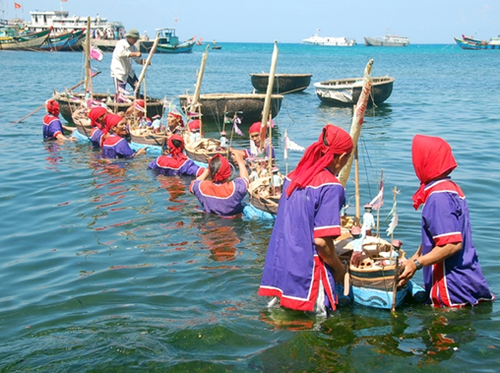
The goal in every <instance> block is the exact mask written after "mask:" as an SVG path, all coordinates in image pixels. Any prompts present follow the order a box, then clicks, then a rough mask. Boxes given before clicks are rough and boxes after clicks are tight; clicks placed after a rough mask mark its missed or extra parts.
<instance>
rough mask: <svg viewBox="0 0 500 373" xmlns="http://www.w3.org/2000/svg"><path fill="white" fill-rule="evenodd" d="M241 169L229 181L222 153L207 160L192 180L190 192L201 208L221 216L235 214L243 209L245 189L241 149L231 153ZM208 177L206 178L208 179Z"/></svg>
mask: <svg viewBox="0 0 500 373" xmlns="http://www.w3.org/2000/svg"><path fill="white" fill-rule="evenodd" d="M231 154H232V156H233V159H234V160H235V161H236V163H237V164H238V167H239V169H240V177H238V178H236V179H234V180H232V181H229V177H230V176H231V165H230V164H229V162H228V161H227V159H225V158H224V157H223V156H222V155H220V154H216V155H215V156H213V157H212V159H210V162H209V163H208V168H206V169H205V171H204V172H203V173H202V174H201V175H200V176H199V177H197V178H196V180H193V181H192V182H191V185H190V187H189V191H190V192H191V193H192V194H194V195H195V196H196V197H197V198H198V201H200V203H201V205H202V207H203V210H205V212H208V213H212V214H216V215H221V216H226V217H229V216H234V215H237V214H241V213H242V212H243V204H242V201H243V198H245V196H246V194H247V190H248V184H249V182H248V171H247V169H246V167H245V160H244V159H243V155H242V154H241V153H240V152H232V153H231ZM209 177H210V178H211V180H207V179H208V178H209Z"/></svg>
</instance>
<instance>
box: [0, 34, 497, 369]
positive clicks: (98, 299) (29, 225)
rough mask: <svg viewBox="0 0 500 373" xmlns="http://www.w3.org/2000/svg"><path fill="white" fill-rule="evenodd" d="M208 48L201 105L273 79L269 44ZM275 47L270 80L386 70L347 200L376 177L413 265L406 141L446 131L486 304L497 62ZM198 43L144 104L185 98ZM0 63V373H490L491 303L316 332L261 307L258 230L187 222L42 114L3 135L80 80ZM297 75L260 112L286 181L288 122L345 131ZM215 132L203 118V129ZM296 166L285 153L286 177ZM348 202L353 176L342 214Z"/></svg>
mask: <svg viewBox="0 0 500 373" xmlns="http://www.w3.org/2000/svg"><path fill="white" fill-rule="evenodd" d="M220 45H221V46H222V49H221V50H217V51H213V50H210V52H209V55H208V59H207V65H206V68H205V76H204V79H203V84H202V89H201V90H202V93H226V92H227V93H250V92H251V91H252V89H253V87H252V85H251V83H250V75H249V74H250V73H257V72H263V71H264V72H267V71H269V68H270V65H271V54H272V47H273V46H272V44H237V43H231V44H229V43H228V44H220ZM278 48H279V56H278V63H277V72H278V73H310V74H313V77H312V83H314V82H319V81H324V80H329V79H340V78H351V77H360V76H362V74H363V70H364V67H365V65H366V63H367V62H368V60H369V59H370V58H373V59H374V65H373V70H372V76H385V75H389V76H393V77H395V78H396V80H395V83H394V90H393V93H392V95H391V97H390V98H389V99H388V100H387V102H386V103H384V104H381V105H379V106H378V107H376V108H370V109H368V111H367V114H366V118H365V124H364V125H363V130H362V133H361V138H360V163H361V195H362V201H361V202H362V204H364V203H366V202H368V201H369V200H371V198H372V197H373V196H374V195H375V194H376V193H377V187H378V183H379V178H380V172H381V169H383V170H384V180H385V186H386V194H385V200H386V201H385V205H384V207H383V208H382V210H381V217H382V219H381V229H382V230H383V231H384V230H385V228H386V227H387V224H388V221H387V220H385V218H386V216H387V214H388V212H389V210H390V208H391V205H392V204H391V201H392V194H391V192H390V190H391V189H392V188H393V187H397V188H398V190H400V194H399V195H398V197H397V198H398V214H399V225H398V227H397V228H396V236H397V238H399V239H400V240H402V241H403V243H404V245H403V249H405V250H406V251H407V253H408V254H410V255H411V254H412V253H413V252H414V251H415V250H416V248H417V247H418V244H419V236H420V212H415V211H414V210H413V208H412V206H411V196H412V194H413V193H414V191H415V190H416V189H417V188H418V181H417V178H416V176H415V174H414V172H413V168H412V165H411V153H410V147H411V141H412V138H413V136H414V135H415V134H416V133H421V134H426V135H432V136H441V137H443V138H445V139H446V140H447V141H448V142H449V143H450V144H451V146H452V148H453V152H454V155H455V157H456V159H457V162H458V165H459V166H458V168H457V169H456V170H455V171H454V172H453V174H452V176H453V179H454V180H455V181H457V182H458V184H459V185H460V186H461V187H462V189H463V191H464V193H465V195H466V196H467V199H468V204H469V208H470V212H471V220H472V231H473V239H474V244H475V246H476V248H477V251H478V255H479V261H480V263H481V266H482V269H483V272H484V274H485V277H486V279H487V281H488V283H489V285H490V288H491V290H492V291H493V293H495V294H497V295H498V294H500V274H499V270H498V258H499V254H498V242H500V233H499V232H498V228H497V227H498V222H499V217H498V211H499V208H500V198H499V197H500V193H499V180H500V161H499V160H498V149H500V140H499V136H498V134H499V132H500V94H499V88H498V87H499V86H500V76H499V74H498V69H499V66H500V52H498V51H463V50H460V49H459V48H458V47H456V46H454V45H411V46H409V47H406V48H368V47H364V46H356V47H352V48H326V47H316V46H306V45H300V44H282V45H280V44H278ZM203 51H204V48H203V47H197V48H195V50H194V52H193V53H192V54H185V55H155V56H154V57H153V60H152V62H153V64H152V66H150V67H149V69H148V72H147V76H146V87H145V88H146V93H147V94H148V95H150V96H153V97H158V98H166V99H167V100H168V101H170V102H173V103H174V104H178V100H177V96H178V95H180V94H185V93H186V91H189V92H190V93H193V92H194V85H195V83H196V70H197V69H199V68H200V61H201V57H202V53H203ZM110 58H111V55H110V54H105V57H104V60H103V61H102V62H101V63H97V62H94V63H93V66H94V67H95V68H97V69H99V70H101V71H102V73H101V74H100V76H98V77H96V78H95V81H94V91H96V92H108V91H110V92H112V90H113V85H112V80H111V77H110V76H109V64H110ZM0 65H1V66H2V67H3V68H2V70H3V74H2V79H1V83H0V86H1V88H2V90H1V91H2V99H1V100H0V121H1V124H0V131H1V132H0V156H1V162H0V181H1V182H0V212H1V214H2V219H1V223H0V254H1V258H2V260H1V261H0V372H32V371H38V372H74V371H78V372H143V371H144V372H149V371H151V372H153V371H159V372H366V371H370V372H401V371H407V372H435V371H440V372H463V371H471V372H472V371H478V372H479V371H480V372H495V371H498V366H499V363H500V353H499V349H500V344H499V340H500V312H499V309H498V304H497V302H493V303H490V304H481V305H479V306H477V307H474V308H465V309H462V310H454V311H446V310H436V309H432V308H430V307H428V306H425V305H420V304H414V303H407V304H405V305H403V306H402V307H401V308H398V310H397V312H396V313H394V314H391V313H390V312H388V311H386V310H378V309H372V308H366V307H361V306H346V307H342V308H340V309H339V310H338V311H337V312H336V313H335V314H334V315H333V316H332V317H330V318H328V319H326V320H325V319H318V318H314V317H312V316H307V315H304V314H303V313H300V312H293V311H288V310H279V311H273V312H270V311H268V310H267V308H266V303H267V299H265V298H262V297H259V296H257V289H258V286H259V283H260V278H261V275H262V269H263V263H264V259H265V254H266V249H267V243H268V240H269V236H270V233H271V230H272V225H273V223H272V221H259V220H249V219H244V218H236V219H231V220H228V219H221V218H219V217H216V216H209V215H206V214H204V213H201V212H200V211H199V209H198V208H197V205H198V202H197V200H196V198H195V197H194V196H192V195H191V194H190V193H189V191H188V186H189V181H190V179H188V178H176V177H158V176H156V175H154V174H153V173H152V172H151V171H150V170H148V169H147V163H148V162H150V161H151V160H152V159H153V158H152V157H147V156H146V157H142V158H141V157H138V158H136V159H133V160H130V161H122V162H107V161H104V160H102V159H100V157H99V156H98V154H96V153H94V152H93V151H92V149H91V148H90V146H89V145H87V144H82V143H66V144H63V145H59V144H55V143H44V142H43V141H42V118H43V115H44V111H43V110H41V111H39V112H37V113H36V114H34V115H32V116H31V117H29V118H28V119H26V120H25V121H24V122H22V123H21V124H15V125H14V124H12V123H11V122H12V121H16V120H18V119H20V118H21V117H23V116H24V115H26V114H28V113H30V112H32V111H33V110H35V109H36V108H38V107H39V106H40V105H42V104H43V103H44V101H45V100H46V99H48V98H49V97H50V96H51V94H52V91H53V89H57V90H58V91H63V90H64V88H65V87H66V88H68V87H71V86H73V85H74V84H76V83H78V82H79V81H80V80H82V79H83V77H84V74H83V70H82V66H83V56H82V54H81V53H62V52H59V53H41V52H40V53H37V52H9V51H0ZM135 69H136V72H137V73H139V71H140V67H139V66H138V65H137V66H136V67H135ZM312 83H311V86H310V87H309V88H308V89H307V90H306V91H304V92H303V93H299V94H292V95H287V96H286V97H285V99H284V100H283V104H282V107H281V111H280V113H279V115H278V116H277V117H276V118H275V122H276V127H275V129H274V131H273V144H274V145H275V146H276V149H277V157H278V159H279V161H278V164H279V166H280V168H281V169H282V170H283V169H284V167H285V163H284V161H283V145H284V144H283V143H284V140H283V137H284V132H285V130H287V132H288V135H289V136H290V138H291V139H292V140H293V141H295V142H296V143H298V144H299V145H302V146H308V145H309V144H311V143H312V142H313V141H315V140H316V139H317V137H318V135H319V133H320V131H321V128H322V127H323V126H324V125H325V124H326V123H334V124H337V125H339V126H341V127H342V128H345V129H349V126H350V123H351V119H352V109H350V108H334V107H330V106H326V105H323V104H321V103H320V101H319V99H318V98H317V97H316V95H315V92H314V87H313V86H312ZM221 127H222V123H212V124H207V125H206V127H205V135H206V136H208V137H210V136H213V137H218V132H219V131H220V130H221V129H222V128H221ZM242 129H243V130H244V131H246V130H248V128H242ZM226 130H227V129H226ZM247 141H248V139H245V138H241V137H237V138H235V140H234V144H235V145H236V146H239V147H244V146H245V145H246V144H247ZM300 156H301V153H298V152H291V154H290V160H289V164H290V165H289V167H290V168H293V166H294V165H295V164H296V163H297V162H298V160H299V158H300ZM353 195H354V183H353V182H352V181H351V180H350V181H349V182H348V185H347V196H348V198H350V203H351V205H353V204H354V199H353V198H352V196H353ZM349 212H350V213H352V208H351V210H350V211H349ZM298 213H300V212H298ZM419 276H421V274H417V276H416V280H417V282H420V283H421V282H422V279H421V278H420V277H419Z"/></svg>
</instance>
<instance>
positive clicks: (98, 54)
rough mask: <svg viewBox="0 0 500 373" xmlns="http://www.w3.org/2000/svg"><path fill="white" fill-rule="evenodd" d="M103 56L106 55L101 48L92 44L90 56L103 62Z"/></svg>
mask: <svg viewBox="0 0 500 373" xmlns="http://www.w3.org/2000/svg"><path fill="white" fill-rule="evenodd" d="M103 57H104V55H103V54H102V52H101V50H100V49H99V48H97V47H93V46H92V45H91V46H90V58H92V59H93V60H96V61H99V62H101V61H102V58H103Z"/></svg>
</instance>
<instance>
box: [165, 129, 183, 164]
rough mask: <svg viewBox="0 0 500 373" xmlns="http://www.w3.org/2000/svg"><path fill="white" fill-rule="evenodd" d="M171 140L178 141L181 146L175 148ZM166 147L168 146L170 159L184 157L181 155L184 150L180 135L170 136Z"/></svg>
mask: <svg viewBox="0 0 500 373" xmlns="http://www.w3.org/2000/svg"><path fill="white" fill-rule="evenodd" d="M173 140H179V141H180V142H181V146H180V147H179V148H177V147H176V146H175V145H174V143H173ZM167 145H168V148H169V149H170V154H171V155H172V157H174V158H177V157H179V156H181V157H182V156H184V157H186V156H185V155H184V154H183V153H182V150H183V149H184V139H183V138H182V136H181V135H177V134H174V135H172V136H170V137H169V139H168V141H167ZM186 158H187V157H186Z"/></svg>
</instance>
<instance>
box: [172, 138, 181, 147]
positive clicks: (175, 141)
mask: <svg viewBox="0 0 500 373" xmlns="http://www.w3.org/2000/svg"><path fill="white" fill-rule="evenodd" d="M172 144H174V146H175V147H176V148H178V149H179V148H181V147H182V141H181V140H172Z"/></svg>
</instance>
